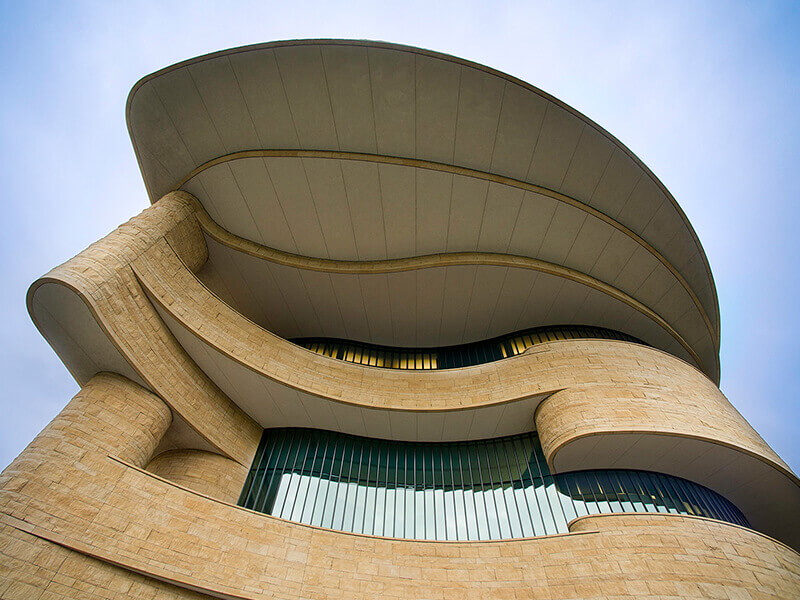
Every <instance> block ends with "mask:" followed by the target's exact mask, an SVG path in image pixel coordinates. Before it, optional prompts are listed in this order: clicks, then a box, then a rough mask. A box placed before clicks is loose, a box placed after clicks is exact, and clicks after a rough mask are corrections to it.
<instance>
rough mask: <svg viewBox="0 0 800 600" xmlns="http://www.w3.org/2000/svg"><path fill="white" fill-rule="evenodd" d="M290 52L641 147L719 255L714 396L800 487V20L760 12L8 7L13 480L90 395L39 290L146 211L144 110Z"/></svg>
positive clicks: (563, 5)
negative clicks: (454, 89)
mask: <svg viewBox="0 0 800 600" xmlns="http://www.w3.org/2000/svg"><path fill="white" fill-rule="evenodd" d="M295 38H357V39H372V40H382V41H390V42H397V43H401V44H408V45H412V46H419V47H422V48H428V49H431V50H436V51H440V52H445V53H449V54H453V55H456V56H459V57H462V58H466V59H469V60H473V61H476V62H479V63H482V64H485V65H488V66H490V67H494V68H496V69H499V70H501V71H504V72H506V73H509V74H511V75H514V76H516V77H518V78H520V79H522V80H524V81H527V82H529V83H531V84H533V85H535V86H537V87H539V88H541V89H543V90H545V91H546V92H549V93H551V94H553V95H554V96H556V97H557V98H559V99H560V100H563V101H564V102H566V103H567V104H569V105H571V106H573V107H574V108H576V109H577V110H579V111H581V112H582V113H584V114H585V115H587V116H588V117H589V118H591V119H593V120H594V121H596V122H597V123H599V124H600V125H601V126H602V127H604V128H605V129H606V130H608V131H610V132H611V133H612V134H613V135H615V136H616V137H617V138H618V139H619V140H621V141H622V143H624V144H625V145H627V146H628V147H629V148H630V149H631V150H632V151H633V152H634V153H635V154H636V155H637V156H639V158H641V159H642V161H644V163H645V164H647V165H648V166H649V167H650V168H651V169H652V171H653V172H654V173H655V174H656V175H657V176H658V177H659V178H660V179H661V181H662V182H663V183H664V184H665V185H666V187H667V188H668V189H669V190H670V191H671V192H672V194H673V195H674V196H675V198H676V199H677V200H678V202H679V203H680V205H681V207H682V208H683V210H684V212H685V213H686V214H687V216H688V218H689V220H690V222H691V223H692V224H693V226H694V228H695V231H696V232H697V234H698V236H699V238H700V241H701V242H702V244H703V247H704V248H705V251H706V254H707V256H708V259H709V263H710V265H711V269H712V272H713V274H714V278H715V281H716V285H717V291H718V294H719V298H720V312H721V318H722V348H721V361H722V381H721V388H722V391H723V392H724V393H725V394H726V395H727V397H728V398H729V399H730V401H731V402H732V403H733V404H734V406H735V407H736V408H737V409H738V410H739V411H740V412H741V413H742V414H743V415H744V417H745V418H746V419H747V420H748V421H749V422H750V423H751V424H752V425H753V426H754V427H755V428H756V430H757V431H758V432H759V433H760V434H761V435H762V437H764V439H765V440H766V441H767V442H768V443H769V444H770V445H771V446H772V447H773V449H775V451H776V452H778V454H780V455H781V456H782V457H783V458H784V460H786V461H787V462H788V463H789V465H790V466H791V467H792V469H793V470H794V471H795V472H796V473H797V472H800V441H798V436H799V435H800V427H799V426H800V402H798V389H800V313H799V312H798V304H799V302H798V293H799V292H800V267H798V265H797V260H798V258H800V235H798V229H800V178H799V177H798V172H799V171H800V3H792V2H768V1H764V2H711V1H708V2H694V1H693V2H677V1H675V2H663V1H660V2H646V1H637V2H627V3H615V2H567V1H561V2H533V1H528V2H500V1H495V2H465V1H461V2H452V3H448V2H430V1H427V2H417V1H415V0H412V1H405V2H396V3H392V2H380V1H377V0H373V1H370V2H333V1H331V0H329V1H327V2H318V3H314V2H303V1H300V0H295V1H294V2H291V3H289V2H280V3H277V2H269V1H261V2H253V3H235V2H224V3H222V2H219V3H212V2H191V1H188V0H184V1H181V2H168V1H165V0H161V1H158V2H144V1H142V2H112V1H108V2H99V1H98V2H78V1H75V2H33V1H30V2H19V1H9V0H0V78H1V79H0V202H1V203H2V212H1V213H0V214H2V215H3V220H4V225H5V227H4V231H3V235H2V236H0V282H2V285H0V314H2V315H4V317H3V321H2V326H1V327H0V336H2V339H0V353H2V354H1V355H0V381H2V382H3V387H4V390H3V393H2V394H0V467H4V466H5V465H7V464H8V463H9V462H10V461H11V460H13V458H14V457H15V456H16V455H17V454H19V453H20V452H21V451H22V449H23V448H24V447H25V445H26V444H27V443H28V442H29V441H30V440H31V439H32V438H33V437H34V436H35V435H36V434H37V433H38V432H39V431H40V430H41V429H42V428H43V427H44V426H45V425H46V424H47V423H48V422H49V421H50V420H51V419H52V418H53V417H54V416H55V415H56V414H57V413H58V412H59V411H60V410H61V409H62V408H63V407H64V405H65V404H66V403H67V402H68V401H69V399H70V398H71V397H72V396H73V395H74V394H75V393H76V392H77V390H78V385H77V383H76V382H75V381H74V380H73V379H72V378H71V376H70V375H69V373H68V372H67V370H66V368H65V367H64V366H63V365H62V364H61V363H60V361H59V360H58V358H57V357H56V355H55V354H54V353H53V351H52V350H51V349H50V347H49V346H48V345H47V343H46V342H45V341H44V339H43V338H42V337H41V336H40V335H39V333H38V332H37V331H36V328H35V327H34V326H33V323H32V322H31V320H30V318H29V316H28V314H27V311H26V308H25V293H26V291H27V288H28V287H29V286H30V284H31V283H33V281H35V280H36V279H37V278H38V277H40V276H41V275H43V274H44V273H46V272H47V271H48V270H50V269H51V268H52V267H54V266H56V265H58V264H60V263H62V262H64V261H65V260H67V259H69V258H71V257H72V256H74V255H75V254H77V253H78V252H80V251H81V250H82V249H84V248H85V247H86V246H88V245H89V244H91V243H92V242H94V241H96V240H98V239H99V238H101V237H102V236H104V235H106V234H107V233H108V232H110V231H111V230H112V229H114V228H115V227H116V226H117V225H119V224H120V223H122V222H124V221H126V220H128V219H129V218H130V217H132V216H134V215H136V214H138V213H139V212H141V210H143V209H144V208H145V207H146V206H148V204H149V203H148V200H147V196H146V193H145V190H144V185H143V183H142V180H141V176H140V174H139V169H138V165H137V163H136V159H135V157H134V154H133V150H132V147H131V144H130V141H129V139H128V134H127V129H126V125H125V100H126V98H127V95H128V92H129V90H130V88H131V87H132V86H133V84H134V83H135V82H136V81H137V80H138V79H140V78H141V77H143V76H144V75H147V74H149V73H151V72H153V71H156V70H158V69H160V68H162V67H165V66H167V65H170V64H172V63H175V62H178V61H180V60H184V59H187V58H191V57H193V56H197V55H200V54H205V53H208V52H213V51H216V50H220V49H224V48H229V47H233V46H241V45H245V44H252V43H258V42H266V41H272V40H281V39H295Z"/></svg>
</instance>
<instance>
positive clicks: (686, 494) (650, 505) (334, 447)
mask: <svg viewBox="0 0 800 600" xmlns="http://www.w3.org/2000/svg"><path fill="white" fill-rule="evenodd" d="M239 502H240V504H241V505H242V506H245V507H247V508H253V509H254V510H258V511H261V512H265V513H268V514H272V515H275V516H279V517H282V518H286V519H291V520H294V521H299V522H301V523H309V524H312V525H320V526H323V527H330V528H333V529H339V530H344V531H353V532H356V533H366V534H373V535H385V536H391V537H400V538H403V537H405V538H415V539H430V540H467V539H500V538H518V537H526V536H531V535H545V534H553V533H565V532H566V531H567V530H568V529H567V524H568V522H569V521H570V520H571V519H574V518H575V517H577V516H581V515H587V514H597V513H618V512H631V511H635V512H652V513H667V512H669V513H677V514H687V515H698V516H703V517H709V518H713V519H718V520H723V521H728V522H731V523H736V524H738V525H744V526H747V521H746V519H745V518H744V516H743V515H742V514H741V512H740V511H739V510H738V509H737V508H736V507H735V506H733V505H732V504H731V503H730V502H728V501H727V500H725V499H724V498H723V497H722V496H719V495H718V494H716V493H714V492H712V491H711V490H708V489H706V488H704V487H702V486H700V485H697V484H695V483H692V482H689V481H686V480H683V479H679V478H676V477H671V476H668V475H663V474H658V473H646V472H641V471H624V470H601V471H577V472H573V473H562V474H558V475H555V476H554V475H552V474H551V473H550V470H549V469H548V467H547V463H546V462H545V460H544V455H543V453H542V449H541V446H540V444H539V440H538V437H537V436H536V434H524V435H517V436H512V437H507V438H500V439H496V440H484V441H475V442H460V443H439V444H433V443H409V442H394V441H387V440H372V439H367V438H361V437H357V436H351V435H344V434H338V433H333V432H326V431H316V430H310V429H275V430H267V431H265V432H264V436H263V438H262V440H261V442H260V443H259V447H258V450H257V452H256V456H255V457H254V459H253V465H252V467H251V470H250V473H249V474H248V476H247V479H246V482H245V488H244V489H243V490H242V494H241V497H240V500H239Z"/></svg>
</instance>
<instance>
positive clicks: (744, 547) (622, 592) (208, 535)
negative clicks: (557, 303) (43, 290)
mask: <svg viewBox="0 0 800 600" xmlns="http://www.w3.org/2000/svg"><path fill="white" fill-rule="evenodd" d="M119 383H120V382H119V381H118V378H107V377H105V376H101V377H100V378H98V379H97V380H94V381H93V382H92V383H91V388H92V390H91V394H85V393H83V392H82V393H81V394H79V395H78V396H77V397H76V399H75V400H73V403H74V404H73V403H71V405H70V406H68V408H67V409H65V411H64V414H62V415H59V417H57V418H56V419H55V420H54V421H53V423H51V424H50V425H49V426H48V427H47V428H46V429H45V430H44V431H43V432H42V434H40V436H38V437H37V438H36V440H34V442H33V443H32V444H31V445H30V446H29V447H28V448H27V449H26V450H25V451H24V452H23V454H22V455H21V456H20V457H19V458H18V459H17V461H15V462H14V463H13V464H12V466H11V467H9V469H7V470H6V472H4V474H3V480H2V487H1V488H0V513H2V517H1V519H2V524H3V525H4V527H3V529H2V532H0V536H2V540H0V548H4V550H3V552H4V554H5V558H4V561H3V562H4V564H5V565H18V566H16V567H13V568H8V567H5V572H3V578H4V580H3V583H2V584H1V585H3V586H5V589H6V591H7V593H6V596H7V597H15V596H14V595H12V594H15V595H16V597H37V596H36V594H37V593H38V592H39V591H40V590H41V591H44V590H57V589H58V590H62V591H63V589H66V590H69V589H70V586H73V587H77V588H79V589H80V590H82V592H81V593H84V597H90V598H95V597H97V598H102V597H108V595H109V592H108V590H109V589H116V587H119V588H120V589H121V591H120V596H122V597H124V595H123V594H124V593H128V591H127V590H130V589H135V590H138V591H139V592H141V594H142V597H148V594H149V597H154V598H161V597H164V598H174V597H181V596H180V595H181V594H183V592H182V591H181V590H178V589H176V588H174V587H171V586H165V585H163V584H159V583H155V582H153V581H151V582H146V581H143V580H142V578H141V576H140V575H130V576H129V577H122V576H120V573H121V572H120V571H119V570H118V569H116V567H110V566H109V565H108V564H100V563H97V561H95V560H91V559H86V558H84V557H78V556H77V555H76V554H75V552H79V553H81V554H85V555H90V556H93V557H95V558H97V559H100V560H102V561H103V562H104V563H113V564H115V565H118V566H121V567H122V568H124V569H129V570H134V571H136V572H138V573H140V574H144V575H147V576H150V577H155V578H158V579H161V580H164V581H167V582H171V583H174V584H177V585H179V586H182V587H187V586H188V587H191V588H194V589H200V590H206V591H208V592H210V593H214V594H228V595H232V596H236V597H244V598H269V597H274V598H373V597H382V598H398V599H399V598H437V599H439V598H441V599H445V598H476V599H477V598H484V597H486V596H487V595H489V596H492V597H510V598H516V597H534V598H535V597H542V598H598V597H608V598H613V597H620V598H626V597H627V598H660V597H664V596H676V597H687V598H702V597H709V595H711V597H715V596H714V595H716V597H720V598H739V597H745V598H747V597H748V595H749V597H751V598H759V597H763V598H767V597H778V598H791V597H793V596H796V595H797V594H798V593H800V555H798V554H797V553H796V552H794V551H793V550H790V549H789V548H787V547H786V546H783V545H782V544H780V543H777V542H775V541H773V540H771V539H769V538H767V537H765V536H763V535H760V534H758V533H755V532H753V531H749V530H746V529H743V528H740V527H736V526H733V525H728V524H724V523H717V522H713V521H709V520H706V519H700V518H694V517H680V516H675V515H644V514H637V515H604V516H598V517H591V518H583V519H578V520H576V521H575V522H574V523H573V527H572V529H573V532H574V533H571V534H566V535H559V536H551V537H544V538H530V539H527V540H510V541H501V542H418V541H407V540H390V539H384V538H375V537H368V536H360V535H353V534H347V533H339V532H333V531H329V530H324V529H320V528H315V527H309V526H304V525H299V524H294V523H289V522H286V521H282V520H280V519H276V518H273V517H269V516H265V515H260V514H257V513H254V512H252V511H249V510H245V509H242V508H238V507H236V506H233V505H230V504H227V503H224V502H220V501H217V500H213V499H211V498H208V497H205V496H202V495H198V494H196V493H193V492H191V491H189V490H186V489H182V488H180V487H177V486H174V485H172V484H170V483H168V482H166V481H164V480H162V479H160V478H158V477H155V476H153V475H152V474H149V473H148V472H146V471H144V470H141V469H137V468H136V467H135V466H133V465H130V464H126V463H124V462H120V461H119V460H117V459H115V458H114V457H112V456H109V447H108V440H111V439H116V440H118V441H119V442H120V451H121V452H122V453H125V452H128V450H127V449H126V448H127V447H129V446H126V444H127V442H126V440H127V439H129V438H130V437H131V436H136V435H138V434H137V433H136V432H137V431H138V430H140V429H142V426H143V425H145V427H144V429H146V430H148V431H153V428H152V426H151V425H148V423H151V422H159V423H162V424H163V423H164V422H165V421H166V419H163V418H162V417H163V416H164V414H165V413H164V411H163V409H161V408H160V404H159V403H160V401H159V400H158V399H157V398H154V397H153V396H152V395H151V394H147V393H146V392H144V391H143V390H141V389H140V388H138V386H135V385H134V384H125V385H123V388H124V390H125V397H127V398H136V397H138V398H139V400H140V401H141V402H140V404H141V403H144V406H143V407H141V406H139V405H137V406H136V407H135V408H134V410H131V408H130V405H129V404H128V403H126V402H119V401H118V400H119V399H121V398H122V396H120V395H119V392H118V386H119ZM104 391H108V392H109V393H107V394H106V393H104ZM111 396H116V398H114V402H113V403H110V402H107V401H106V398H109V397H111ZM87 398H88V400H87ZM89 401H91V402H92V404H99V405H101V406H103V408H104V410H103V411H102V412H101V413H100V414H102V418H98V416H97V414H98V413H97V412H96V411H91V410H82V411H81V412H79V413H76V412H75V410H73V409H74V408H75V407H79V408H86V407H83V406H81V403H86V402H89ZM148 407H149V408H148ZM145 414H146V415H152V417H151V418H150V419H149V420H148V421H147V422H146V423H145V422H143V419H144V417H143V416H142V415H145ZM110 426H111V430H112V431H114V432H116V433H118V434H119V435H116V436H113V437H112V436H109V437H108V439H104V438H103V436H102V432H104V431H107V430H109V427H110ZM152 438H153V436H148V439H152ZM53 439H58V440H59V444H58V446H57V447H56V448H58V449H59V451H58V452H56V451H55V449H54V448H53V447H52V446H51V445H50V443H49V440H53ZM151 445H152V443H151ZM45 453H46V455H45ZM43 459H46V460H43ZM43 540H47V542H45V541H43ZM52 544H57V545H58V546H60V547H63V548H67V549H70V551H71V552H66V550H63V549H62V548H56V547H54V546H53V545H52ZM62 561H64V562H63V565H68V566H67V567H63V568H64V569H67V568H68V569H69V571H68V573H69V574H68V575H64V572H63V571H62V566H61V565H62ZM32 564H36V569H33V568H32V567H31V566H30V565H32ZM40 565H41V566H40ZM48 565H50V566H48ZM65 577H67V578H69V579H65ZM64 581H67V583H66V584H65V583H63V582H64ZM97 581H100V582H102V585H100V586H99V587H97V589H95V587H94V586H95V585H99V584H95V583H94V582H97ZM58 585H66V586H67V587H66V588H63V589H62V588H57V586H58ZM127 586H130V587H127ZM0 589H3V588H0ZM9 590H10V591H9ZM64 593H65V595H67V596H69V594H70V592H64ZM137 593H138V592H137ZM25 594H27V596H26V595H25ZM92 594H94V595H92ZM104 594H105V595H104ZM186 595H187V597H191V595H190V594H186ZM43 597H47V596H43ZM51 597H52V596H51ZM55 597H57V596H55ZM78 597H80V596H78Z"/></svg>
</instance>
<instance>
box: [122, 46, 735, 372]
mask: <svg viewBox="0 0 800 600" xmlns="http://www.w3.org/2000/svg"><path fill="white" fill-rule="evenodd" d="M313 45H338V46H360V47H366V48H379V49H387V50H395V51H399V52H407V53H410V54H416V55H421V56H427V57H431V58H435V59H440V60H444V61H449V62H451V63H455V64H458V65H462V66H467V67H470V68H473V69H476V70H479V71H483V72H485V73H487V74H490V75H494V76H496V77H499V78H501V79H504V80H505V81H507V82H510V83H513V84H516V85H518V86H520V87H522V88H524V89H526V90H528V91H530V92H532V93H534V94H536V95H538V96H540V97H542V98H543V99H545V100H547V101H549V102H552V103H554V104H556V105H557V106H559V107H560V108H562V109H564V110H565V111H567V112H569V113H571V114H572V115H574V116H576V117H577V118H579V119H580V120H582V121H583V122H584V123H585V124H586V125H588V126H590V127H591V128H593V129H594V130H596V131H597V132H598V133H600V134H601V135H602V136H604V137H605V138H607V139H608V140H609V141H610V142H612V143H613V144H614V146H615V147H616V148H618V149H620V150H621V151H622V152H623V153H624V154H625V155H627V156H628V157H629V158H630V159H631V160H632V161H633V162H634V163H635V164H636V165H637V166H638V167H639V168H640V169H641V170H642V171H643V172H644V173H645V174H646V175H647V176H648V177H649V178H650V179H651V180H652V182H653V183H654V184H655V185H656V186H657V188H658V189H659V190H660V191H661V192H662V193H663V194H664V196H665V198H666V199H667V201H668V202H670V203H671V205H672V206H673V208H674V209H675V211H676V212H677V214H678V215H679V217H680V219H681V221H682V222H683V225H684V226H685V227H686V229H687V231H688V232H689V234H690V236H691V238H692V239H693V241H694V243H695V244H696V245H697V248H698V250H699V255H700V257H701V259H702V262H703V268H704V271H705V273H706V275H707V277H708V280H709V283H710V292H711V294H712V297H713V302H712V304H713V310H714V315H713V317H714V320H715V321H716V324H717V327H716V328H715V331H714V335H713V336H712V339H713V343H714V345H715V347H716V351H717V356H718V354H719V348H720V339H721V323H720V311H719V297H718V294H717V289H716V284H715V282H714V276H713V273H712V271H711V267H710V264H709V261H708V257H707V255H706V252H705V250H704V248H703V245H702V243H701V241H700V239H699V237H698V235H697V233H696V231H695V230H694V227H693V226H692V224H691V222H690V221H689V219H688V217H687V216H686V214H685V212H684V211H683V209H682V208H681V207H680V205H679V204H678V202H677V201H676V200H675V198H674V196H673V195H672V194H671V193H670V192H669V190H668V189H667V188H666V186H665V185H664V184H663V183H662V182H661V180H660V179H659V178H658V177H657V176H656V175H655V174H654V173H653V172H652V171H651V170H650V168H649V167H647V165H645V164H644V162H643V161H642V160H641V159H640V158H639V157H638V156H637V155H636V154H635V153H634V152H633V151H631V150H630V149H629V148H628V147H627V146H626V145H625V144H623V143H622V142H621V141H620V140H619V139H617V138H616V137H615V136H613V135H612V134H611V133H609V132H608V131H607V130H606V129H604V128H603V127H601V126H600V125H599V124H597V123H596V122H595V121H593V120H592V119H590V118H589V117H587V116H586V115H584V114H583V113H581V112H580V111H578V110H576V109H574V108H573V107H571V106H569V105H568V104H566V103H564V102H563V101H561V100H559V99H558V98H556V97H554V96H552V95H551V94H548V93H547V92H545V91H543V90H541V89H539V88H537V87H535V86H533V85H531V84H529V83H527V82H525V81H523V80H521V79H519V78H517V77H514V76H512V75H509V74H507V73H504V72H502V71H499V70H497V69H493V68H491V67H488V66H485V65H482V64H480V63H477V62H474V61H470V60H466V59H462V58H459V57H456V56H453V55H450V54H446V53H441V52H436V51H432V50H428V49H424V48H418V47H414V46H408V45H403V44H396V43H390V42H384V41H373V40H354V39H353V40H349V39H334V38H330V39H328V38H318V39H292V40H279V41H273V42H265V43H259V44H252V45H245V46H237V47H234V48H229V49H225V50H220V51H216V52H212V53H208V54H204V55H201V56H197V57H194V58H190V59H187V60H183V61H180V62H177V63H175V64H173V65H170V66H167V67H165V68H163V69H160V70H158V71H155V72H154V73H151V74H149V75H146V76H144V77H142V78H141V79H140V80H139V81H137V82H136V84H135V85H134V86H133V88H132V89H131V91H130V93H129V95H128V98H127V102H126V109H125V113H126V124H127V127H128V132H129V135H130V138H131V142H132V144H133V148H134V152H135V154H136V158H137V162H138V164H139V168H140V172H141V173H142V177H143V180H144V183H145V187H146V189H147V192H148V194H149V195H150V198H151V202H155V201H156V200H158V197H154V195H153V190H151V188H150V185H149V184H148V181H147V176H146V174H145V172H144V169H143V167H142V160H141V154H140V150H139V148H138V146H137V142H136V137H135V135H134V131H133V128H132V127H131V119H130V115H131V104H132V101H133V99H134V97H135V96H136V94H137V92H138V91H139V90H140V89H141V88H142V86H143V85H145V84H146V83H148V82H149V81H151V80H153V79H155V78H157V77H159V76H161V75H164V74H166V73H169V72H171V71H175V70H178V69H181V68H184V67H188V66H190V65H193V64H197V63H201V62H204V61H207V60H211V59H214V58H219V57H224V56H230V55H235V54H240V53H246V52H253V51H258V50H264V49H275V48H283V47H292V46H313ZM717 381H719V374H718V378H717Z"/></svg>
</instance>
